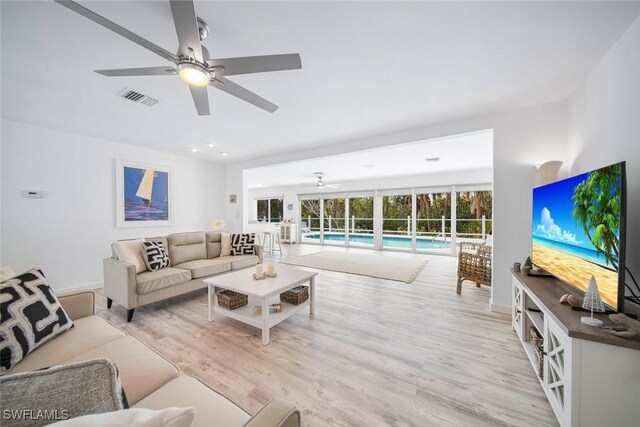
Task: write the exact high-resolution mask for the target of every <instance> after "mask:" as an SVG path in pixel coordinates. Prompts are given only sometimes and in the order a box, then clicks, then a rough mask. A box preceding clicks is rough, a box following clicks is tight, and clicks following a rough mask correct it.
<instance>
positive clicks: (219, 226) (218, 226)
mask: <svg viewBox="0 0 640 427" xmlns="http://www.w3.org/2000/svg"><path fill="white" fill-rule="evenodd" d="M225 225H226V224H225V223H224V220H223V219H214V220H213V222H211V229H212V230H213V231H222V230H224V226H225Z"/></svg>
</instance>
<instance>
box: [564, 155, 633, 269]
mask: <svg viewBox="0 0 640 427" xmlns="http://www.w3.org/2000/svg"><path fill="white" fill-rule="evenodd" d="M621 179H622V167H621V166H620V165H612V166H608V167H606V168H602V169H598V170H596V171H593V172H591V173H589V176H588V177H587V179H586V180H584V181H582V182H581V183H580V184H578V185H577V186H576V187H575V189H574V190H573V212H572V214H573V217H574V218H575V220H576V221H577V222H579V223H580V225H581V226H582V229H583V230H584V232H585V234H586V235H587V237H588V238H589V240H590V241H591V243H592V244H593V246H594V247H595V248H596V249H597V250H598V252H599V253H601V254H602V255H604V257H605V259H606V260H607V263H608V264H611V266H612V267H613V268H614V269H615V270H616V271H617V270H618V263H619V260H620V253H619V245H620V241H619V239H618V233H619V231H620V197H621V195H620V191H621V185H620V182H621Z"/></svg>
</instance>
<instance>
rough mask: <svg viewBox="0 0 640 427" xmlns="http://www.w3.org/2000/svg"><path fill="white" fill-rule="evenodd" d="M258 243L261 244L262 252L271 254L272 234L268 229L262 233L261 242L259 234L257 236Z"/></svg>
mask: <svg viewBox="0 0 640 427" xmlns="http://www.w3.org/2000/svg"><path fill="white" fill-rule="evenodd" d="M258 243H260V244H261V245H262V253H264V254H269V255H273V234H272V233H271V232H270V231H264V232H263V233H262V242H260V236H258Z"/></svg>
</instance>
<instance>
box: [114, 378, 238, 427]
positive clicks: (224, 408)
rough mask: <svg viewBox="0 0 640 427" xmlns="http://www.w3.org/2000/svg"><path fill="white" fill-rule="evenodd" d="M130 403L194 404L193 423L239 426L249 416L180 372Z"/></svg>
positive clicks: (210, 426) (213, 426) (197, 425)
mask: <svg viewBox="0 0 640 427" xmlns="http://www.w3.org/2000/svg"><path fill="white" fill-rule="evenodd" d="M125 390H126V389H125ZM133 406H134V407H136V408H148V409H162V408H166V407H167V406H192V407H195V408H196V419H195V422H194V424H193V426H194V427H228V426H242V425H244V424H245V423H246V422H247V421H248V420H249V418H250V416H249V414H247V413H246V412H244V411H243V410H242V409H240V407H238V406H237V405H235V404H234V403H233V402H231V401H230V400H228V399H227V398H226V397H224V396H222V395H220V394H218V393H216V392H215V391H213V390H211V389H210V388H209V387H207V386H206V385H204V384H203V383H201V382H200V381H198V380H197V379H195V378H193V377H189V376H186V375H180V376H179V377H178V378H176V379H175V380H173V381H171V382H170V383H168V384H166V385H165V386H163V387H161V388H160V389H159V390H156V391H155V392H153V393H151V394H150V395H149V396H147V397H145V398H144V399H142V400H141V401H139V402H138V403H136V404H135V405H133Z"/></svg>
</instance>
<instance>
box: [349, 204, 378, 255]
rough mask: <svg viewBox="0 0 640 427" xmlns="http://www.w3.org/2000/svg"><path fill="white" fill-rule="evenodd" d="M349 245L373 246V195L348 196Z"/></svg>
mask: <svg viewBox="0 0 640 427" xmlns="http://www.w3.org/2000/svg"><path fill="white" fill-rule="evenodd" d="M347 228H348V231H349V232H348V236H349V246H361V247H367V248H373V234H374V229H373V197H349V219H348V227H347Z"/></svg>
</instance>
